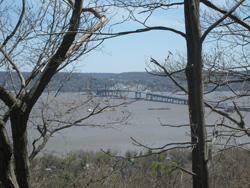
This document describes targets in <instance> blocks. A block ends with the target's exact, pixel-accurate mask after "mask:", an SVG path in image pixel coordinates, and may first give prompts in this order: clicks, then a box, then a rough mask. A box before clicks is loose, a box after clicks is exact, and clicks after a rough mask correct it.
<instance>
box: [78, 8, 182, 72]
mask: <svg viewBox="0 0 250 188" xmlns="http://www.w3.org/2000/svg"><path fill="white" fill-rule="evenodd" d="M118 16H121V14H120V15H118ZM118 16H117V17H116V18H114V20H113V22H116V21H117V20H119V17H118ZM143 16H144V15H140V19H141V20H143V18H145V17H143ZM148 24H149V25H150V26H165V27H173V28H175V29H177V30H180V31H184V24H183V9H182V8H180V9H175V10H168V11H159V12H157V13H154V14H153V15H152V16H151V17H150V18H149V20H148ZM136 28H143V26H142V25H140V24H137V23H128V24H126V25H119V26H116V27H115V31H127V30H134V29H136ZM184 49H185V40H184V38H183V37H182V36H180V35H177V34H174V33H172V32H169V31H148V32H145V33H139V34H130V35H126V36H120V37H116V38H112V39H108V40H105V41H104V43H103V46H102V51H92V52H90V53H89V54H88V56H87V57H86V58H85V59H84V60H83V61H82V62H81V63H80V64H78V69H77V71H80V72H102V73H121V72H131V71H133V72H135V71H139V72H141V71H145V67H147V65H146V61H148V60H149V58H150V57H153V58H155V59H157V60H159V61H161V60H164V59H165V58H166V57H167V56H168V51H171V52H172V53H175V51H176V50H179V51H183V50H184Z"/></svg>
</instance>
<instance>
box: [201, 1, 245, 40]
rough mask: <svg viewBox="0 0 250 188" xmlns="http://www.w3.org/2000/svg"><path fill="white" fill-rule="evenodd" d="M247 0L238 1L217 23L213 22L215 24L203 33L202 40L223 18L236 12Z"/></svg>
mask: <svg viewBox="0 0 250 188" xmlns="http://www.w3.org/2000/svg"><path fill="white" fill-rule="evenodd" d="M244 1H245V0H241V1H239V2H238V3H236V5H235V6H234V7H233V8H231V10H229V11H228V12H227V13H226V14H225V15H224V16H222V17H221V18H220V19H219V20H217V21H216V22H215V23H213V25H211V26H210V27H209V28H208V29H207V30H206V31H205V32H204V34H203V35H202V37H201V42H203V41H204V40H205V38H206V36H207V35H208V34H209V32H210V31H212V29H214V28H215V27H216V26H217V25H219V24H220V23H221V22H222V21H223V20H225V19H226V18H227V17H228V16H229V15H231V14H232V12H234V11H235V10H236V8H237V7H239V6H240V5H241V4H242V3H243V2H244Z"/></svg>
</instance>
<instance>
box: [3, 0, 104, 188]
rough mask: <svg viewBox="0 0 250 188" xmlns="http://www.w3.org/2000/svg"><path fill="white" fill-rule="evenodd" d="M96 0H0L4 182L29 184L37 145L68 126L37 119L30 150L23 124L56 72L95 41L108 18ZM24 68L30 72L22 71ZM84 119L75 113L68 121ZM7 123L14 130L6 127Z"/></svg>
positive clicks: (25, 127) (22, 185) (89, 48)
mask: <svg viewBox="0 0 250 188" xmlns="http://www.w3.org/2000/svg"><path fill="white" fill-rule="evenodd" d="M98 3H100V5H101V2H99V1H90V2H89V4H88V5H85V7H83V1H82V0H79V1H75V2H73V1H71V0H68V1H57V0H56V1H43V2H41V1H28V2H26V1H25V0H23V1H22V3H21V4H18V3H17V2H6V1H1V10H0V14H1V21H0V24H1V31H0V32H1V39H0V41H1V43H0V51H1V56H0V61H1V68H2V70H6V71H7V73H6V77H7V78H8V79H7V80H6V81H5V82H2V83H1V85H0V98H1V101H2V102H3V105H4V107H3V110H2V115H1V120H0V122H1V123H0V151H1V153H0V169H1V174H0V180H1V182H2V184H3V186H4V187H30V186H31V185H30V169H29V168H30V162H29V160H30V159H32V158H34V157H35V156H36V154H37V153H38V152H39V151H41V149H42V148H43V147H44V145H45V144H46V142H47V140H48V139H49V137H50V136H51V135H52V134H53V132H55V131H57V130H60V129H62V128H66V127H67V124H65V123H66V122H64V124H63V126H62V127H57V128H54V129H52V130H49V129H47V127H46V126H47V123H48V121H47V122H46V121H44V122H43V124H42V125H37V129H38V130H39V131H40V133H41V137H42V138H43V142H42V143H41V144H39V146H38V147H36V146H35V144H36V141H37V140H34V142H33V149H32V152H31V155H30V156H29V149H28V143H29V141H28V135H27V128H28V127H27V124H28V120H29V117H30V113H31V111H32V109H33V107H34V105H35V104H36V102H37V100H38V99H39V97H40V96H41V94H42V92H43V91H44V90H45V88H46V87H47V85H48V84H49V82H50V81H51V79H52V77H53V76H54V75H55V74H56V73H58V72H59V71H61V70H62V69H63V68H64V67H66V66H67V65H69V64H71V63H72V62H73V61H76V60H77V59H78V58H79V57H81V56H82V55H84V54H86V53H88V52H89V51H90V50H92V49H94V48H95V47H96V46H98V44H93V43H90V42H91V41H93V39H95V38H96V35H94V34H93V33H95V32H98V31H99V30H100V28H102V27H103V26H104V24H105V22H106V21H107V18H106V16H104V15H102V14H105V9H104V8H103V7H102V6H98ZM24 70H29V71H31V72H30V74H29V75H28V76H26V77H25V76H24V74H23V71H24ZM15 75H18V79H17V78H15ZM77 107H80V106H77ZM77 107H76V106H75V107H72V108H77ZM103 108H105V107H101V108H100V109H99V110H95V111H93V112H92V113H91V114H92V115H93V114H95V113H98V112H100V111H101V109H103ZM43 113H44V111H42V115H44V114H43ZM64 113H67V112H66V111H65V112H64ZM89 115H90V114H89ZM89 115H88V116H89ZM88 116H86V117H85V118H87V117H88ZM82 120H84V118H78V120H77V119H75V120H74V121H72V122H71V124H70V125H73V124H77V123H80V122H81V121H82ZM9 123H10V125H11V133H12V136H10V135H9V134H8V132H7V128H8V125H9ZM68 126H69V125H68ZM12 159H14V164H13V162H12ZM13 165H14V167H13Z"/></svg>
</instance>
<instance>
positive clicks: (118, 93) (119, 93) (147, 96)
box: [96, 89, 188, 105]
mask: <svg viewBox="0 0 250 188" xmlns="http://www.w3.org/2000/svg"><path fill="white" fill-rule="evenodd" d="M133 92H134V93H135V95H134V96H135V97H134V98H135V99H137V100H147V101H157V102H165V103H175V104H183V105H188V100H187V99H181V98H177V97H171V96H166V95H160V94H152V93H145V92H139V91H129V90H109V89H102V90H97V92H96V95H99V96H115V97H121V98H124V97H126V96H127V94H128V93H133ZM143 96H144V97H143Z"/></svg>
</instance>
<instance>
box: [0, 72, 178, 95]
mask: <svg viewBox="0 0 250 188" xmlns="http://www.w3.org/2000/svg"><path fill="white" fill-rule="evenodd" d="M23 75H24V77H25V78H26V77H27V76H28V75H29V73H28V72H24V73H23ZM12 79H13V80H14V81H15V84H16V88H19V87H20V80H19V78H18V75H17V74H16V72H13V73H12V78H11V77H10V76H9V75H8V74H6V72H0V83H1V84H4V85H5V87H6V86H7V87H8V88H9V89H10V90H13V88H12ZM35 79H36V78H34V80H35ZM117 85H119V87H121V86H123V87H127V88H130V87H131V88H139V89H145V90H146V89H147V90H153V91H159V90H164V91H166V90H170V89H173V87H174V85H173V84H170V83H169V79H168V78H164V77H158V76H154V75H151V74H149V73H147V72H124V73H66V72H60V73H58V74H57V75H55V76H54V77H53V78H52V80H51V83H50V85H49V87H48V88H47V90H48V89H50V90H53V91H54V90H58V89H59V88H60V90H61V91H64V92H66V91H86V90H97V89H101V88H112V87H117ZM31 86H32V85H31ZM31 86H30V87H31Z"/></svg>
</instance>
